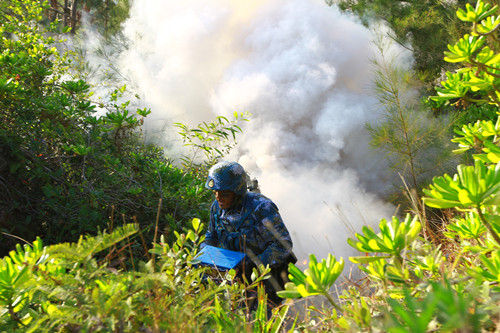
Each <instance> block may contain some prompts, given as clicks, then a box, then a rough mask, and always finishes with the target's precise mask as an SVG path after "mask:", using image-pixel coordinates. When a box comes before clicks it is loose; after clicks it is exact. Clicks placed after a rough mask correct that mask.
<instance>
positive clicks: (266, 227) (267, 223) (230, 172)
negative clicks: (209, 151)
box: [205, 162, 297, 306]
mask: <svg viewBox="0 0 500 333" xmlns="http://www.w3.org/2000/svg"><path fill="white" fill-rule="evenodd" d="M205 187H207V188H208V189H211V190H213V191H214V194H215V200H214V202H213V204H212V207H211V209H210V223H209V225H208V230H207V232H206V235H205V237H206V240H205V243H206V244H208V245H212V246H217V247H221V248H224V249H228V250H233V251H239V252H244V253H245V254H246V255H247V257H246V259H245V261H244V263H243V265H242V267H241V271H242V272H241V274H245V275H246V277H247V278H248V277H249V276H250V274H251V272H252V267H254V266H258V265H261V264H262V265H264V266H265V265H269V267H270V268H271V278H270V279H268V280H266V281H265V283H264V287H265V290H266V293H267V295H268V302H269V305H270V306H275V305H278V304H280V303H281V301H282V300H281V298H280V297H278V296H277V295H276V291H278V290H281V289H282V288H283V286H284V283H285V282H286V281H287V271H288V263H289V262H293V263H295V262H296V261H297V259H296V257H295V255H294V254H293V252H292V240H291V238H290V234H289V233H288V230H287V228H286V227H285V224H284V223H283V220H282V219H281V216H280V214H279V212H278V207H277V206H276V205H275V204H274V203H273V202H272V201H271V200H270V199H268V198H266V197H265V196H263V195H262V194H260V193H253V192H248V191H247V177H246V173H245V170H244V169H243V167H242V166H241V165H240V164H238V163H236V162H220V163H217V164H216V165H214V166H213V167H212V168H211V169H210V171H209V173H208V177H207V181H206V184H205Z"/></svg>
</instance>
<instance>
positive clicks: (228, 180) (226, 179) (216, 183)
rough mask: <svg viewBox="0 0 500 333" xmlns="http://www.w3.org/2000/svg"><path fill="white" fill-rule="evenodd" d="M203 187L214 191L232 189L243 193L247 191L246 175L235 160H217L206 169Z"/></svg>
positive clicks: (239, 193)
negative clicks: (206, 174)
mask: <svg viewBox="0 0 500 333" xmlns="http://www.w3.org/2000/svg"><path fill="white" fill-rule="evenodd" d="M205 187H206V188H208V189H210V190H214V191H232V192H234V193H236V194H237V195H243V194H245V193H246V191H247V177H246V173H245V170H244V169H243V167H242V166H241V165H240V164H239V163H236V162H219V163H217V164H215V165H214V166H212V167H211V168H210V170H209V171H208V177H207V181H206V183H205Z"/></svg>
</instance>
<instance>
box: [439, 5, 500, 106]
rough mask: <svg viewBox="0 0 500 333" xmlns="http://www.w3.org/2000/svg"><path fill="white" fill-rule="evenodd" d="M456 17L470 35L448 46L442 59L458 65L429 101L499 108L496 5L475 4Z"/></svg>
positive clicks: (499, 18)
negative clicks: (469, 25) (475, 104)
mask: <svg viewBox="0 0 500 333" xmlns="http://www.w3.org/2000/svg"><path fill="white" fill-rule="evenodd" d="M457 16H458V18H459V19H460V20H462V21H464V22H470V23H472V31H471V33H470V34H466V35H464V36H463V37H462V38H461V39H460V40H459V41H458V42H456V43H455V44H453V45H451V44H450V45H448V50H449V51H447V52H445V55H446V57H445V60H446V61H448V62H452V63H462V66H463V67H462V68H459V69H458V70H456V71H455V72H453V73H450V72H447V73H446V80H445V81H442V82H441V86H440V87H436V91H437V96H433V97H431V99H432V100H433V101H435V102H437V104H438V105H441V104H443V103H449V102H454V103H462V104H465V105H467V104H468V103H470V102H474V103H480V104H482V103H490V104H493V105H496V106H497V107H498V106H499V105H500V88H498V87H499V86H500V53H499V52H500V42H499V40H498V30H499V26H500V15H498V5H494V4H493V3H490V2H487V1H478V2H477V4H476V6H475V7H473V6H471V5H470V4H467V6H466V10H463V9H459V10H458V11H457Z"/></svg>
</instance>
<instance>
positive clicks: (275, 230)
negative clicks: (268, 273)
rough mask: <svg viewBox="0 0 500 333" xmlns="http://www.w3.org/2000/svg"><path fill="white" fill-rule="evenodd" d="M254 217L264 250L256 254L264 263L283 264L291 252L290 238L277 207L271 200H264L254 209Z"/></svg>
mask: <svg viewBox="0 0 500 333" xmlns="http://www.w3.org/2000/svg"><path fill="white" fill-rule="evenodd" d="M254 214H255V218H256V220H257V221H260V223H258V224H257V228H258V233H259V234H260V239H261V240H262V241H263V242H264V244H263V247H262V248H264V251H263V252H261V253H260V254H258V255H257V257H258V259H259V261H260V262H262V264H264V265H270V266H273V265H278V264H283V263H285V261H286V260H287V257H288V256H289V255H290V254H291V253H292V239H291V237H290V234H289V232H288V230H287V228H286V226H285V224H284V223H283V220H282V219H281V216H280V214H279V211H278V207H276V205H275V204H274V203H273V202H272V201H265V202H263V203H261V204H260V205H259V206H257V208H256V209H255V212H254Z"/></svg>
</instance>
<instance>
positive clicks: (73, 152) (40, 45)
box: [0, 0, 500, 332]
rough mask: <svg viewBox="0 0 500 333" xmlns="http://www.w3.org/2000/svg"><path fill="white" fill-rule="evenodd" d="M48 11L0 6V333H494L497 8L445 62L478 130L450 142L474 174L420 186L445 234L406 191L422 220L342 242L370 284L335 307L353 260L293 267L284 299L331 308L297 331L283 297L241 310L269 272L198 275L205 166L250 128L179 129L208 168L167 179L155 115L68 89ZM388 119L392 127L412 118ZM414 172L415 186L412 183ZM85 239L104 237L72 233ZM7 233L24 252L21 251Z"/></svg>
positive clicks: (471, 17) (384, 224)
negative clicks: (151, 121) (148, 132)
mask: <svg viewBox="0 0 500 333" xmlns="http://www.w3.org/2000/svg"><path fill="white" fill-rule="evenodd" d="M78 3H79V2H78V1H74V2H73V4H74V6H76V5H77V4H78ZM89 3H91V2H89ZM357 3H359V4H362V3H364V2H357ZM374 3H375V2H374ZM381 3H382V2H381ZM383 3H385V4H388V3H389V4H390V3H396V1H394V2H391V1H384V2H383ZM397 3H399V2H397ZM412 3H413V2H412ZM439 3H442V2H439ZM67 4H68V2H64V5H67ZM52 5H54V2H52ZM408 7H410V8H413V7H411V6H408ZM50 8H51V7H50V6H49V4H48V3H44V4H42V3H40V2H38V1H35V0H16V1H14V0H10V1H2V2H1V3H0V12H1V13H2V15H1V16H0V36H1V41H0V156H2V158H1V159H0V187H1V192H0V193H1V194H0V227H1V231H2V234H1V235H0V251H3V254H5V255H6V254H7V251H9V250H12V249H14V248H15V250H12V251H11V252H9V254H8V255H6V256H5V257H4V258H3V259H2V260H0V331H6V332H10V331H15V330H17V331H22V332H39V331H47V332H52V331H63V332H65V331H69V332H72V331H89V332H94V331H97V332H111V331H113V332H114V331H116V332H122V331H130V332H135V331H145V332H150V331H152V332H162V331H205V330H217V331H231V332H232V331H242V330H243V331H245V330H247V331H255V332H263V331H265V332H268V331H272V332H276V331H278V330H280V329H283V330H285V329H286V330H292V329H299V330H328V331H332V330H333V331H335V330H336V331H351V332H359V331H375V332H376V331H379V332H385V331H389V332H408V331H410V332H427V331H466V332H469V331H472V332H481V331H496V330H498V329H499V325H500V324H499V323H500V312H499V307H500V299H499V295H500V294H499V291H500V290H499V283H500V236H499V235H500V219H499V217H498V216H499V209H500V208H499V188H500V165H499V162H500V148H499V135H500V121H499V120H498V114H497V113H495V114H494V115H491V114H489V115H488V117H487V118H491V117H492V116H494V117H495V119H494V120H478V119H483V118H482V116H481V112H478V111H477V110H478V108H479V109H481V108H483V109H481V110H498V107H499V106H500V102H499V100H500V91H499V89H498V87H499V85H500V64H499V63H500V61H499V60H500V52H499V51H500V43H499V41H498V30H499V25H500V15H499V9H498V6H494V5H493V4H492V3H490V2H488V1H483V0H479V1H478V2H477V4H476V5H475V7H474V6H471V5H467V6H466V7H464V8H463V9H459V10H458V12H457V17H458V18H459V19H460V21H462V22H464V24H466V25H468V26H469V29H470V31H469V32H468V33H467V34H466V35H464V36H463V37H461V38H458V37H457V38H456V42H453V43H451V45H450V46H448V51H447V52H446V53H445V56H446V57H445V60H446V61H447V62H450V63H453V64H455V67H453V68H454V69H455V70H454V71H453V72H448V73H447V74H446V80H445V81H443V82H442V83H441V84H440V85H439V86H438V87H437V88H436V94H435V96H433V97H431V100H432V103H435V104H433V105H438V106H441V105H446V104H448V105H450V104H453V105H460V106H461V107H462V108H464V111H463V113H464V114H467V115H468V116H467V117H466V119H468V120H471V121H472V123H470V124H464V125H463V126H462V127H460V128H458V129H457V130H456V136H455V138H454V139H453V142H454V143H455V144H458V149H457V150H456V153H461V154H468V156H470V158H471V159H472V163H470V164H471V165H466V164H463V165H459V166H458V168H457V170H456V174H454V175H453V176H449V175H447V174H445V175H443V176H437V177H435V178H434V179H433V181H432V182H431V183H430V184H427V185H424V188H423V189H422V191H423V193H424V198H423V202H424V203H425V205H427V206H428V207H431V208H433V209H445V210H446V212H445V213H443V214H441V216H442V222H441V226H440V227H439V228H436V226H435V225H431V224H430V222H429V220H428V218H427V217H426V210H425V209H423V207H422V205H421V203H420V200H419V199H418V197H417V196H411V198H412V200H413V204H414V205H413V206H414V211H413V213H411V214H408V215H406V216H405V217H404V218H400V217H393V218H392V219H391V220H390V221H386V220H382V221H380V224H379V229H380V232H378V233H377V232H375V231H374V230H373V229H372V228H370V227H364V228H363V230H362V233H360V234H356V238H355V239H349V240H348V243H349V244H350V245H351V246H352V247H354V248H355V249H357V250H359V251H360V256H357V257H351V258H349V259H350V261H351V262H353V263H354V264H355V265H357V266H358V267H359V268H360V269H361V270H362V271H363V272H364V273H365V275H364V277H363V278H362V279H361V280H360V281H351V283H350V284H348V285H347V286H346V287H345V289H344V290H343V291H342V292H341V295H340V296H339V297H336V296H334V294H333V293H332V291H331V287H332V286H333V285H334V283H335V282H336V281H337V279H338V278H339V276H340V274H341V273H342V271H343V269H344V259H342V258H338V259H337V258H335V256H333V255H329V256H328V258H326V259H324V260H322V261H319V262H318V261H317V260H316V258H315V257H314V256H313V255H311V257H310V262H309V268H308V269H306V270H305V271H301V270H300V269H299V268H297V267H295V266H294V265H290V267H289V273H290V280H291V282H290V283H289V284H288V285H287V288H286V290H285V291H283V292H282V294H281V295H282V296H283V297H284V298H298V297H309V296H313V295H322V296H324V297H325V299H326V301H327V303H325V305H323V306H316V307H314V306H311V307H309V308H307V309H306V310H305V313H304V314H303V315H302V316H300V319H299V317H295V316H293V315H290V314H288V311H289V305H288V303H287V304H286V305H284V306H282V307H281V308H278V309H276V310H275V312H274V313H275V315H274V316H272V317H270V318H267V316H266V309H265V304H266V303H265V302H264V301H263V299H264V298H265V295H264V294H263V293H262V291H259V294H258V298H259V301H260V302H259V307H258V309H257V311H256V312H255V313H253V314H251V315H249V314H248V310H247V308H248V304H247V302H248V300H247V299H246V298H245V295H246V293H247V292H248V290H249V289H252V288H256V286H257V285H258V284H259V282H260V281H261V279H263V278H264V277H265V275H266V273H267V272H268V270H267V269H266V268H263V267H261V268H260V271H257V270H256V271H255V272H254V275H253V282H250V281H248V283H246V284H242V283H240V281H237V280H236V279H235V274H234V272H233V271H230V272H228V273H227V274H226V273H225V274H220V272H217V271H212V270H210V269H209V268H202V267H197V266H196V259H195V258H196V254H197V251H198V248H199V244H200V243H201V242H202V240H203V237H202V236H200V235H201V234H202V232H203V224H202V223H201V222H200V220H199V219H197V218H196V217H198V218H201V220H205V221H206V220H207V216H206V214H207V211H208V207H207V204H208V200H209V193H207V192H206V191H205V190H204V189H203V187H202V186H201V185H202V181H201V178H202V177H200V175H202V174H203V171H202V172H201V173H200V170H204V169H206V167H207V166H208V165H209V164H210V163H213V162H214V161H215V160H216V159H217V156H220V154H223V153H225V152H226V149H230V148H231V145H232V143H231V142H225V140H226V139H234V137H235V133H237V132H238V131H240V128H239V127H237V125H236V124H235V123H234V122H232V121H229V120H227V119H225V118H219V119H217V120H216V122H214V123H212V124H209V123H204V124H201V125H200V126H198V127H197V128H193V129H190V128H188V127H187V126H184V125H182V124H178V127H179V129H180V130H181V134H182V136H183V138H184V140H185V142H186V143H187V144H190V145H191V146H194V147H196V148H199V149H201V151H202V152H204V153H205V156H206V159H205V161H206V162H207V161H208V164H207V163H203V164H197V163H196V162H194V161H193V160H190V159H189V158H186V159H184V160H183V169H179V168H177V167H174V166H173V165H172V164H171V163H170V162H169V160H168V158H166V157H165V156H164V154H163V151H162V150H161V149H160V148H158V147H156V146H154V145H149V144H146V143H145V142H144V139H143V137H142V135H141V130H140V128H141V124H142V121H143V118H144V117H146V116H147V114H148V113H149V110H147V109H140V110H134V111H132V110H130V108H129V105H130V102H129V101H126V100H124V99H123V97H122V93H123V91H124V89H125V88H124V87H118V88H117V89H116V90H115V91H114V92H113V93H112V94H111V96H109V98H108V102H103V101H102V100H101V101H98V102H97V101H93V100H92V92H91V87H90V86H89V85H88V84H87V83H86V82H85V81H84V80H82V79H75V77H77V76H76V75H73V74H72V69H71V62H72V59H73V55H72V54H70V53H67V52H64V51H61V49H62V48H60V47H58V42H57V38H59V33H58V31H60V30H61V23H60V22H59V21H58V20H57V17H52V16H51V15H52V14H50V13H51V9H50ZM75 8H77V7H75ZM75 15H76V14H75ZM47 17H50V20H47ZM64 25H65V24H64V22H63V24H62V26H64ZM421 52H423V53H425V52H426V49H425V47H424V48H422V50H421ZM429 66H430V65H429ZM434 69H436V68H434ZM379 77H380V75H379ZM381 78H382V79H383V76H382V77H381ZM387 82H388V81H387ZM395 91H396V90H393V92H395ZM393 100H394V99H393ZM427 103H430V102H427ZM485 105H490V106H491V107H490V108H484V106H485ZM388 107H389V108H392V109H393V110H394V112H395V113H394V114H395V115H396V116H397V115H406V114H407V111H408V109H407V108H404V107H401V106H396V107H394V104H392V105H388ZM421 107H422V108H425V106H421ZM389 111H390V110H389ZM417 111H418V110H417ZM469 111H470V112H469ZM418 112H420V111H418ZM488 112H489V111H488ZM480 116H481V117H480ZM400 118H401V119H405V118H404V117H400ZM416 119H418V118H416ZM476 120H477V121H476ZM463 121H464V120H463ZM403 123H404V121H403ZM393 124H396V122H393ZM393 127H394V126H393ZM404 133H405V132H403V135H404ZM417 133H418V132H417ZM391 135H392V137H393V138H395V137H396V136H397V135H395V134H394V133H393V134H391ZM408 137H409V136H408ZM206 138H208V140H210V142H204V141H203V140H204V139H206ZM398 140H399V141H394V143H396V144H398V145H399V147H402V148H401V149H399V150H398V151H399V152H401V156H407V157H406V159H404V160H403V163H405V164H406V165H407V166H409V168H411V166H412V163H415V164H414V165H415V166H418V164H416V162H417V160H415V159H412V158H408V156H410V155H408V152H410V151H412V150H411V149H413V148H411V147H414V146H416V145H414V144H413V143H411V142H410V141H406V142H405V141H404V140H400V139H398ZM426 142H427V141H426ZM410 148H411V149H410ZM405 154H406V155H405ZM411 156H413V155H411ZM401 159H403V158H401ZM436 163H438V161H436ZM415 170H417V168H415ZM414 176H415V181H413V182H410V183H411V184H410V186H412V187H419V186H420V184H421V182H422V180H421V179H417V177H416V173H415V174H414ZM418 193H420V192H418ZM130 221H133V222H135V223H134V224H128V222H130ZM187 222H190V223H189V224H188V223H187ZM118 225H120V226H118ZM105 228H107V229H108V230H109V232H102V231H99V229H101V230H102V229H105ZM153 229H154V230H153ZM87 233H91V234H94V235H95V234H97V236H94V237H89V236H79V235H80V234H87ZM158 233H161V234H162V236H161V237H160V238H159V239H157V234H158ZM37 235H38V236H41V238H37V239H36V240H34V239H35V237H36V236H37ZM13 236H19V237H22V238H23V239H25V240H26V241H27V242H28V243H30V244H29V245H28V244H26V245H24V247H22V246H20V245H17V246H14V245H13V244H14V243H17V242H18V240H16V239H14V238H13ZM42 239H43V242H42ZM68 242H73V243H68ZM151 243H153V245H152V246H151V248H150V245H149V244H151ZM44 244H46V245H44ZM125 262H126V263H125ZM120 264H121V266H122V267H121V268H120V269H119V270H118V269H117V268H118V267H119V265H120ZM207 276H210V277H211V278H207Z"/></svg>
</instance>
